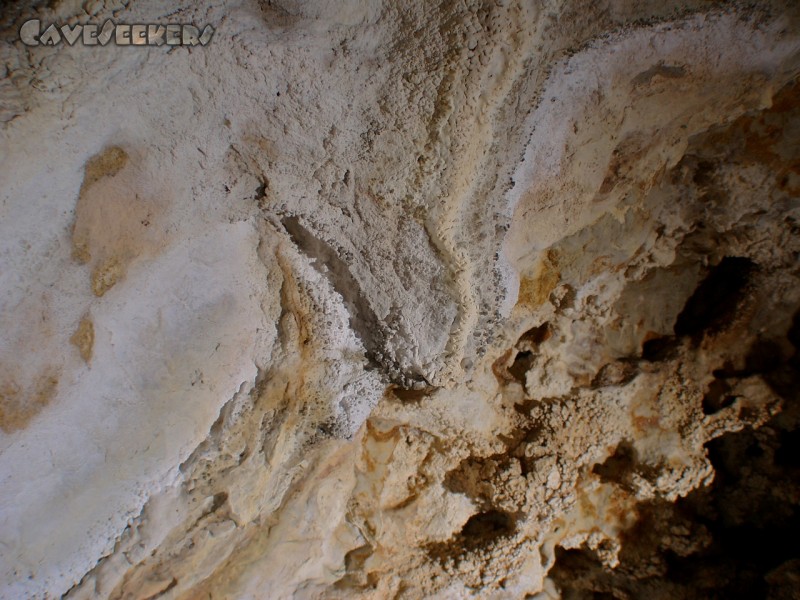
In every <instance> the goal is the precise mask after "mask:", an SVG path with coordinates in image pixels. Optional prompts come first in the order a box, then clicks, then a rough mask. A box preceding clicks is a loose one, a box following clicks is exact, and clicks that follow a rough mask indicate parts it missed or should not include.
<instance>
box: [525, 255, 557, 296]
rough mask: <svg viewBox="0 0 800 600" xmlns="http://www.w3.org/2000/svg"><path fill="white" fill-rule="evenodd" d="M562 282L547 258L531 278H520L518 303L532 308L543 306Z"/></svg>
mask: <svg viewBox="0 0 800 600" xmlns="http://www.w3.org/2000/svg"><path fill="white" fill-rule="evenodd" d="M560 280H561V275H560V274H559V272H558V271H557V270H556V268H555V267H554V266H553V264H552V262H551V261H550V260H549V259H547V258H545V259H543V260H541V261H539V263H538V265H537V267H536V269H535V271H534V272H533V273H532V274H531V275H530V276H528V277H526V276H523V277H521V278H520V282H519V299H518V300H517V303H518V304H525V305H527V306H529V307H531V308H535V307H537V306H541V305H542V304H544V303H545V302H546V301H547V299H548V297H549V296H550V293H551V292H552V291H553V290H554V289H556V286H557V285H558V283H559V281H560Z"/></svg>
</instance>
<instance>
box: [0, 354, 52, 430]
mask: <svg viewBox="0 0 800 600" xmlns="http://www.w3.org/2000/svg"><path fill="white" fill-rule="evenodd" d="M3 370H4V371H5V370H6V369H3ZM57 387H58V375H57V373H56V372H55V370H53V369H50V370H47V371H46V372H44V373H43V374H41V375H40V376H39V378H38V379H36V380H35V381H34V382H33V384H32V385H31V387H29V388H25V387H22V386H20V385H18V384H17V382H16V381H15V380H14V379H13V378H12V377H10V376H9V377H5V376H4V378H3V380H1V381H0V429H2V430H3V431H4V432H5V433H12V432H14V431H18V430H20V429H25V427H27V426H28V423H29V422H30V421H31V419H33V418H34V417H35V416H36V415H37V414H39V412H40V411H41V410H42V409H43V408H44V407H45V406H47V404H49V402H50V401H51V400H52V399H53V397H54V396H55V392H56V388H57Z"/></svg>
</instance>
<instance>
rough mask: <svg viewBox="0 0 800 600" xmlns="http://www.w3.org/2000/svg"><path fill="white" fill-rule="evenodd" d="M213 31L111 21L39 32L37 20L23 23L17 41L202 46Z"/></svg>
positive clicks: (50, 44) (185, 26) (35, 44)
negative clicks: (112, 41)
mask: <svg viewBox="0 0 800 600" xmlns="http://www.w3.org/2000/svg"><path fill="white" fill-rule="evenodd" d="M213 35H214V28H213V27H211V25H206V26H205V27H204V28H203V30H202V31H200V29H198V28H197V27H195V26H194V25H174V24H171V25H125V24H123V23H120V24H116V23H114V21H112V20H111V19H108V20H107V21H106V22H105V23H103V25H102V27H101V26H99V25H93V24H87V25H73V26H71V27H70V26H69V25H61V26H60V27H59V26H56V25H55V24H52V25H50V26H49V27H46V28H45V29H44V30H42V28H41V22H40V21H39V20H38V19H31V20H30V21H26V22H25V23H23V25H22V27H20V29H19V37H20V39H21V40H22V43H23V44H25V45H27V46H39V45H41V46H55V45H56V44H60V43H61V41H62V40H63V41H64V42H65V43H66V44H69V45H70V46H72V45H74V44H75V43H76V42H77V41H79V40H80V42H81V43H82V44H84V45H85V46H97V45H100V46H105V45H106V44H108V43H109V42H110V41H111V40H112V39H113V40H114V43H115V44H116V45H117V46H162V45H164V44H166V45H167V46H197V45H200V46H205V45H206V44H208V43H209V42H210V41H211V37H212V36H213Z"/></svg>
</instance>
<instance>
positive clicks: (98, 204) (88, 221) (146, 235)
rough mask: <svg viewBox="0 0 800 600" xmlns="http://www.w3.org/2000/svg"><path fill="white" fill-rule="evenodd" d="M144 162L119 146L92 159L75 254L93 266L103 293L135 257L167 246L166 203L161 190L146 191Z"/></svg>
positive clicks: (95, 288) (78, 214)
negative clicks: (142, 163)
mask: <svg viewBox="0 0 800 600" xmlns="http://www.w3.org/2000/svg"><path fill="white" fill-rule="evenodd" d="M140 163H141V161H138V160H136V159H135V158H132V157H131V156H130V155H129V154H128V152H126V151H125V150H123V149H122V148H119V147H117V146H113V147H111V148H108V149H106V150H104V151H103V152H101V153H99V154H98V155H96V156H94V157H93V158H91V159H90V160H89V161H88V162H87V163H86V167H85V174H84V178H83V184H82V185H81V190H80V195H79V197H78V203H77V206H76V208H75V223H74V225H73V229H72V257H73V258H74V259H75V260H76V261H77V262H79V263H80V264H86V265H89V266H90V267H91V286H92V292H93V293H94V295H95V296H98V297H100V296H102V295H103V294H105V293H106V292H107V291H108V290H110V289H111V288H112V287H114V285H115V284H116V283H117V282H118V281H120V280H122V279H123V278H124V277H125V273H126V271H127V269H128V266H129V265H130V264H131V262H132V261H134V260H135V259H137V258H138V257H141V256H149V255H152V254H155V253H157V252H158V251H159V249H161V248H163V247H164V246H165V245H166V239H167V235H166V231H164V229H163V226H162V227H159V224H160V223H161V222H162V221H163V220H162V219H161V218H160V217H161V215H162V214H163V212H164V207H165V206H166V202H165V199H164V198H163V197H161V194H160V193H158V194H154V193H153V191H152V190H150V191H147V192H144V191H143V190H146V189H147V185H149V181H148V180H147V178H148V175H147V174H146V173H143V172H142V168H141V164H140ZM137 190H138V191H137Z"/></svg>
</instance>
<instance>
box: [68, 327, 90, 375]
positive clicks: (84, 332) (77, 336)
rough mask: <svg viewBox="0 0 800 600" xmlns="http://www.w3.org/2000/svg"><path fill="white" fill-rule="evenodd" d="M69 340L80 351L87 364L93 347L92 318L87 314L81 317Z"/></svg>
mask: <svg viewBox="0 0 800 600" xmlns="http://www.w3.org/2000/svg"><path fill="white" fill-rule="evenodd" d="M69 341H70V342H71V343H72V345H74V346H75V347H76V348H77V349H78V351H79V352H80V353H81V358H82V359H83V360H84V362H85V363H86V364H89V363H90V362H91V360H92V350H93V349H94V323H92V319H91V318H89V317H88V316H86V317H83V319H81V322H80V324H78V329H76V330H75V333H73V334H72V337H71V338H69Z"/></svg>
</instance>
